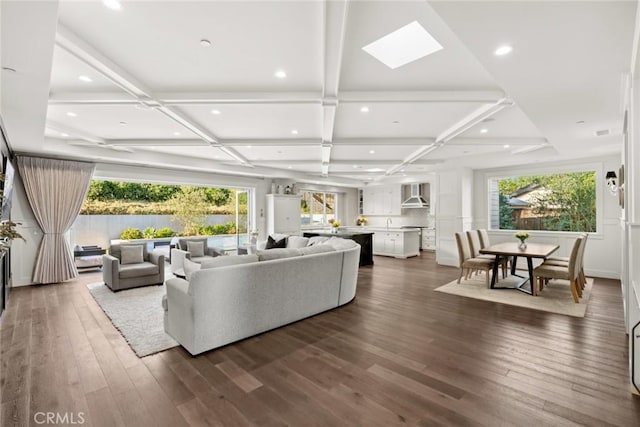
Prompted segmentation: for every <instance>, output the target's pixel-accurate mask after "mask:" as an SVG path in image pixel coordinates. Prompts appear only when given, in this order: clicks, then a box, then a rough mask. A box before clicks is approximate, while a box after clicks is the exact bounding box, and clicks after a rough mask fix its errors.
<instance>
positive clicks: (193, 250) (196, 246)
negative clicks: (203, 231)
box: [187, 242, 204, 258]
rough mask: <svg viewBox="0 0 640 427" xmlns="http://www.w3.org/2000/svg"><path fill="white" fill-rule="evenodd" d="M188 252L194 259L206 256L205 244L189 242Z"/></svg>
mask: <svg viewBox="0 0 640 427" xmlns="http://www.w3.org/2000/svg"><path fill="white" fill-rule="evenodd" d="M187 252H189V253H190V254H191V256H192V257H193V258H197V257H203V256H204V242H187Z"/></svg>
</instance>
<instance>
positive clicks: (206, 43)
mask: <svg viewBox="0 0 640 427" xmlns="http://www.w3.org/2000/svg"><path fill="white" fill-rule="evenodd" d="M200 46H202V47H211V42H210V41H209V40H207V39H202V40H200Z"/></svg>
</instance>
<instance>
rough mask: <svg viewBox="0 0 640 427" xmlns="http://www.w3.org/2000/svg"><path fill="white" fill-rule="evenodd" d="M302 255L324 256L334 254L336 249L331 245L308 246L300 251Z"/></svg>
mask: <svg viewBox="0 0 640 427" xmlns="http://www.w3.org/2000/svg"><path fill="white" fill-rule="evenodd" d="M298 250H299V251H300V254H301V255H313V254H322V253H325V252H334V251H335V249H333V247H331V246H330V245H313V246H307V247H306V248H300V249H298Z"/></svg>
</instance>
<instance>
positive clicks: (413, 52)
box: [362, 21, 442, 70]
mask: <svg viewBox="0 0 640 427" xmlns="http://www.w3.org/2000/svg"><path fill="white" fill-rule="evenodd" d="M441 49H442V45H441V44H440V43H438V41H437V40H436V39H434V38H433V36H432V35H431V34H429V33H428V32H427V30H425V29H424V27H423V26H422V25H420V24H419V23H418V21H413V22H412V23H410V24H407V25H405V26H404V27H402V28H400V29H398V30H396V31H394V32H392V33H390V34H387V35H386V36H384V37H382V38H380V39H378V40H376V41H374V42H373V43H371V44H368V45H367V46H365V47H363V48H362V50H364V51H365V52H367V53H368V54H369V55H371V56H373V57H374V58H376V59H377V60H378V61H380V62H382V63H383V64H384V65H386V66H387V67H389V68H391V69H392V70H393V69H396V68H398V67H401V66H403V65H405V64H408V63H410V62H413V61H415V60H417V59H420V58H423V57H425V56H427V55H430V54H432V53H434V52H437V51H439V50H441Z"/></svg>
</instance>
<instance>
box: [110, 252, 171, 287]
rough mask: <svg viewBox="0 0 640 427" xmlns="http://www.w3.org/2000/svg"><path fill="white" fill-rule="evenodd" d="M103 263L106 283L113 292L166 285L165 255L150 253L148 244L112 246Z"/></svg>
mask: <svg viewBox="0 0 640 427" xmlns="http://www.w3.org/2000/svg"><path fill="white" fill-rule="evenodd" d="M102 262H103V267H102V277H103V279H104V283H105V285H107V286H108V287H109V288H110V289H111V290H112V291H120V290H123V289H130V288H137V287H140V286H148V285H162V284H163V283H164V255H160V254H158V253H149V252H148V251H147V245H146V243H131V244H122V245H112V246H111V248H110V254H109V255H103V256H102Z"/></svg>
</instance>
